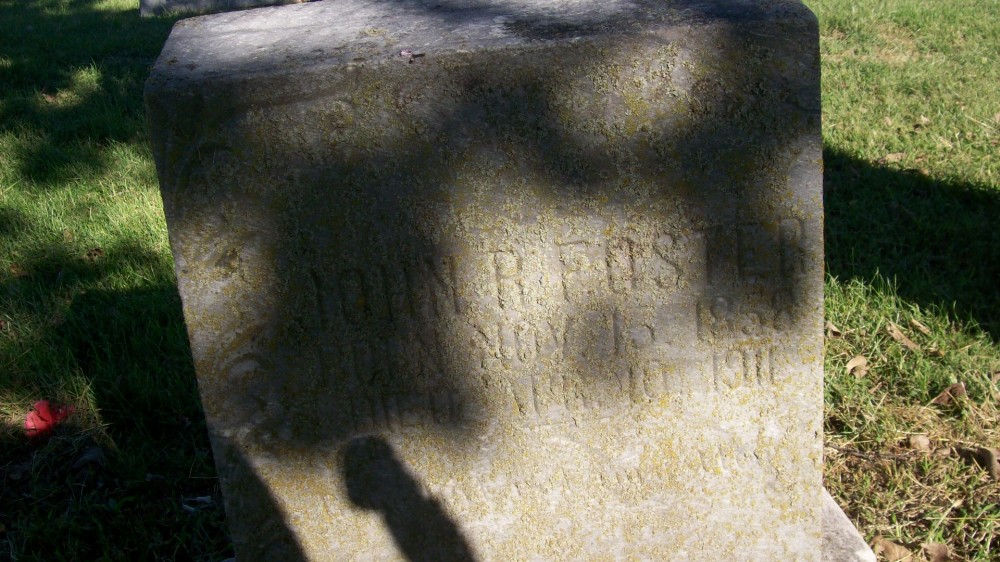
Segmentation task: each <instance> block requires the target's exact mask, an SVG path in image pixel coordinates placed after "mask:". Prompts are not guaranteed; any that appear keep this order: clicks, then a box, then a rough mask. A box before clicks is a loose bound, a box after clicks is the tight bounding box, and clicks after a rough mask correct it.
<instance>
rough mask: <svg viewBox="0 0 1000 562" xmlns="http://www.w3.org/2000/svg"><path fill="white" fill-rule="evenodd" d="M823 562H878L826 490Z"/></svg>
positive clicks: (824, 495) (824, 500) (824, 493)
mask: <svg viewBox="0 0 1000 562" xmlns="http://www.w3.org/2000/svg"><path fill="white" fill-rule="evenodd" d="M823 562H876V559H875V553H874V552H873V551H872V548H871V547H870V546H868V543H866V542H865V539H864V537H862V536H861V534H860V533H858V530H857V529H855V528H854V523H851V520H850V519H848V517H847V514H845V513H844V510H842V509H840V506H839V505H837V502H836V501H835V500H834V499H833V496H831V495H830V492H827V491H826V489H824V490H823Z"/></svg>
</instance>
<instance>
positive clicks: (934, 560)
mask: <svg viewBox="0 0 1000 562" xmlns="http://www.w3.org/2000/svg"><path fill="white" fill-rule="evenodd" d="M920 550H922V551H923V552H924V557H925V558H927V561H928V562H949V561H950V560H951V550H949V549H948V545H946V544H943V543H939V542H925V543H924V544H922V545H920Z"/></svg>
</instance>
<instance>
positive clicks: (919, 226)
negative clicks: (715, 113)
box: [0, 0, 1000, 562]
mask: <svg viewBox="0 0 1000 562" xmlns="http://www.w3.org/2000/svg"><path fill="white" fill-rule="evenodd" d="M806 3H807V4H808V5H809V6H810V7H811V8H812V9H813V10H814V11H815V12H816V13H817V15H818V16H819V19H820V24H821V35H822V36H821V50H822V56H823V103H824V142H825V150H824V157H825V188H826V198H825V203H826V217H827V219H826V232H825V233H826V249H827V260H826V266H827V271H826V275H827V282H826V294H827V302H826V316H827V318H826V320H827V328H826V337H827V348H826V394H825V400H826V448H825V454H826V483H827V486H828V488H829V489H830V490H831V492H832V493H833V494H834V496H835V497H837V498H838V500H839V501H840V502H841V505H843V506H844V507H845V509H846V511H847V512H848V514H849V515H850V516H851V518H852V519H853V520H854V521H855V522H856V524H857V525H858V527H859V528H860V529H861V531H862V532H863V533H864V534H865V536H866V538H867V539H868V540H869V541H870V542H871V543H872V544H877V545H878V550H880V551H882V556H883V557H884V558H886V559H901V558H900V557H902V559H910V560H918V559H922V558H923V559H927V560H943V559H945V558H942V553H943V552H945V549H947V552H948V553H949V555H950V556H951V559H953V560H975V561H987V560H1000V541H998V539H995V538H994V536H995V535H996V534H997V533H998V531H1000V484H998V481H1000V465H997V460H996V456H995V451H994V449H996V448H998V447H1000V436H998V432H997V423H998V419H1000V417H998V413H1000V412H998V409H997V407H996V404H997V400H998V398H1000V343H998V342H1000V229H998V228H997V226H996V224H995V222H996V220H997V219H998V218H1000V156H998V154H1000V136H998V129H1000V94H998V93H997V90H998V87H997V86H998V84H1000V64H998V62H1000V61H998V60H997V56H998V52H1000V23H997V22H1000V0H949V1H947V2H940V1H931V0H882V1H871V2H867V1H853V2H852V1H847V0H809V1H807V2H806ZM173 21H174V20H172V19H165V18H164V19H152V20H149V19H147V20H142V19H139V17H138V9H137V5H136V4H134V3H132V2H124V1H121V0H108V1H103V2H99V1H92V0H39V1H27V0H0V560H3V559H12V560H46V561H50V560H100V559H107V560H157V559H158V560H205V561H213V562H218V561H220V560H223V559H225V558H227V557H229V556H232V552H231V547H230V544H229V540H228V537H227V536H226V530H225V516H224V513H223V512H222V508H221V497H220V495H219V489H218V485H217V482H216V479H215V471H214V467H213V464H212V459H211V452H210V449H209V446H208V440H207V436H206V432H205V424H204V419H203V415H202V413H201V408H200V404H199V401H198V394H197V388H196V385H195V378H194V372H193V368H192V365H191V358H190V351H189V349H188V344H187V339H186V334H185V332H184V325H183V318H182V316H181V310H180V301H179V298H178V296H177V289H176V283H175V280H174V277H173V271H172V261H171V257H170V251H169V247H168V244H167V236H166V226H165V223H164V220H163V213H162V208H161V204H160V200H159V194H158V189H157V184H156V175H155V169H154V166H153V162H152V158H151V155H150V151H149V147H148V143H147V139H146V133H145V121H144V115H143V107H142V85H143V81H144V80H145V78H146V76H147V74H148V71H149V67H150V65H151V64H152V62H153V61H154V60H155V58H156V56H157V54H158V53H159V50H160V48H161V47H162V45H163V42H164V41H165V39H166V37H167V34H168V33H169V30H170V26H171V25H172V23H173ZM42 399H46V400H49V401H51V403H52V404H53V405H72V406H73V408H74V411H73V413H72V414H71V415H69V416H68V417H67V418H66V419H65V420H64V421H63V422H62V423H61V424H60V425H59V427H58V428H57V429H56V430H55V432H54V434H53V435H52V436H51V437H50V438H48V439H44V440H41V439H34V440H31V439H28V438H27V437H26V436H25V431H24V430H25V426H24V424H25V416H26V415H27V413H28V412H29V411H30V410H31V409H32V406H33V404H35V403H36V402H37V401H38V400H42ZM899 549H907V550H908V551H910V552H911V553H912V556H911V557H910V558H905V557H906V556H907V554H906V553H905V552H904V551H903V550H899Z"/></svg>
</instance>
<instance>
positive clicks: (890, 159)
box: [878, 152, 906, 164]
mask: <svg viewBox="0 0 1000 562" xmlns="http://www.w3.org/2000/svg"><path fill="white" fill-rule="evenodd" d="M903 158H906V153H905V152H892V153H889V154H886V155H885V156H883V157H881V158H879V159H878V163H879V164H895V163H896V162H900V161H902V160H903Z"/></svg>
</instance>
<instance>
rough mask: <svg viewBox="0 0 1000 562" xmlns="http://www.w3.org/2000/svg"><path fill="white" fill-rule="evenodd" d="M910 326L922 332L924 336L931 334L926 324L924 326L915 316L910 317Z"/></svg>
mask: <svg viewBox="0 0 1000 562" xmlns="http://www.w3.org/2000/svg"><path fill="white" fill-rule="evenodd" d="M910 327H911V328H913V329H914V330H916V331H918V332H920V333H921V334H923V335H925V336H929V335H931V329H930V328H928V327H927V326H924V325H923V324H922V323H921V322H920V321H919V320H917V319H916V318H910Z"/></svg>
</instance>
